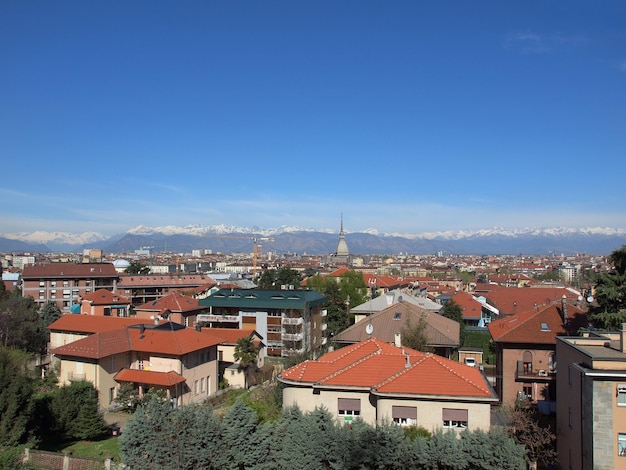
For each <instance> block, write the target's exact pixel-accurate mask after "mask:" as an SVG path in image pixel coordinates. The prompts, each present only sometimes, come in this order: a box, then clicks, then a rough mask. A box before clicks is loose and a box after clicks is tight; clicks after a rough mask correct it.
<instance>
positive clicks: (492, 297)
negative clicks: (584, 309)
mask: <svg viewBox="0 0 626 470" xmlns="http://www.w3.org/2000/svg"><path fill="white" fill-rule="evenodd" d="M474 291H475V292H477V293H480V295H482V296H483V297H485V299H486V300H487V302H488V303H490V304H491V305H493V306H495V307H496V308H497V309H498V310H500V314H503V315H513V314H516V313H521V312H526V311H528V310H530V309H532V308H536V307H541V306H545V305H549V304H551V303H552V302H555V301H560V300H561V298H562V297H563V296H565V298H566V299H568V300H572V301H573V300H576V299H577V298H578V296H579V295H580V293H579V292H577V291H575V290H574V289H571V288H567V287H539V286H537V287H503V286H498V285H495V284H479V285H477V286H476V288H475V289H474Z"/></svg>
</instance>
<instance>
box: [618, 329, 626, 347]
mask: <svg viewBox="0 0 626 470" xmlns="http://www.w3.org/2000/svg"><path fill="white" fill-rule="evenodd" d="M619 342H620V345H619V346H620V347H619V349H620V351H622V352H623V353H626V323H622V329H621V331H620V332H619Z"/></svg>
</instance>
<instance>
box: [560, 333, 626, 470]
mask: <svg viewBox="0 0 626 470" xmlns="http://www.w3.org/2000/svg"><path fill="white" fill-rule="evenodd" d="M625 330H626V324H624V325H622V330H621V331H620V332H617V333H607V334H595V333H593V332H592V333H589V334H587V335H585V336H576V337H562V336H561V337H558V338H556V354H557V357H558V358H559V373H558V374H557V385H558V387H557V414H556V418H557V429H556V435H557V451H558V459H559V462H560V464H561V466H562V468H564V469H565V468H567V469H571V470H583V469H588V468H593V469H626V339H625V335H626V331H625Z"/></svg>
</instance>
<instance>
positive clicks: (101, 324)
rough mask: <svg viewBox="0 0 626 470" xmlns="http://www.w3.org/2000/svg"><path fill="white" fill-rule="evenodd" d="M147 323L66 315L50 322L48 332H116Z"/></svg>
mask: <svg viewBox="0 0 626 470" xmlns="http://www.w3.org/2000/svg"><path fill="white" fill-rule="evenodd" d="M141 323H144V324H145V323H152V322H151V321H150V322H148V321H146V320H145V319H143V318H121V317H104V316H99V315H76V314H72V313H66V314H64V315H61V317H60V318H59V319H57V320H56V321H54V322H52V323H51V324H50V325H49V326H48V329H49V330H53V331H68V332H74V333H90V334H91V333H98V332H102V331H109V330H116V329H119V328H123V327H125V326H129V325H139V324H141Z"/></svg>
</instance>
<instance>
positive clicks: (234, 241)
mask: <svg viewBox="0 0 626 470" xmlns="http://www.w3.org/2000/svg"><path fill="white" fill-rule="evenodd" d="M168 229H169V230H168V231H167V233H163V232H159V231H158V230H156V229H152V230H150V229H148V228H146V227H142V230H141V231H139V230H132V231H129V232H127V233H125V234H120V235H117V236H115V237H111V238H108V239H105V238H104V237H102V238H100V239H94V240H92V241H88V240H84V239H81V244H80V245H79V244H76V243H72V241H73V240H71V239H69V238H68V239H67V240H65V239H63V238H62V237H60V236H59V235H58V234H57V235H56V238H55V239H54V242H52V241H50V242H48V243H34V242H32V241H28V242H27V241H24V240H19V239H15V236H14V237H13V238H11V239H9V238H4V237H0V251H2V252H52V251H54V252H59V251H73V252H80V251H82V250H83V249H84V248H99V249H102V250H103V251H104V252H105V253H129V252H133V251H135V250H139V249H141V248H145V247H150V249H151V250H152V251H153V252H154V253H158V252H171V253H189V252H191V250H194V249H207V250H212V251H213V252H222V253H250V252H252V247H253V235H252V234H251V233H250V232H249V231H247V232H245V231H243V230H244V229H239V230H241V231H233V232H231V233H225V232H223V231H222V232H220V233H209V232H207V229H205V230H204V231H201V230H199V229H198V227H193V230H190V231H191V233H185V230H184V228H182V229H177V230H172V229H171V228H168ZM199 233H200V234H201V235H198V234H199ZM257 233H263V235H262V236H265V237H268V236H271V237H272V238H273V241H263V240H261V241H259V243H260V244H261V245H262V246H263V251H264V252H268V251H272V252H276V253H297V254H305V253H306V254H310V255H323V254H330V253H334V251H335V249H336V247H337V242H338V240H339V235H338V234H336V233H335V234H333V233H327V232H316V231H311V230H302V231H296V230H293V229H285V230H283V231H279V230H274V231H265V232H261V231H260V230H259V232H257ZM31 238H32V237H31ZM79 239H80V238H79ZM346 242H347V243H348V247H349V250H350V253H352V254H362V255H366V254H398V253H408V254H435V253H437V252H439V251H443V252H445V253H452V254H460V255H463V254H476V255H481V254H494V255H497V254H550V253H555V254H561V253H563V254H574V253H587V254H596V255H602V254H609V253H611V252H612V251H613V250H615V249H618V248H620V247H621V246H622V245H626V231H623V230H608V229H597V230H596V229H594V230H591V229H587V230H559V229H552V230H526V231H523V230H522V231H498V230H488V231H487V230H485V231H481V232H474V233H445V234H428V236H426V235H422V236H420V235H405V236H400V235H378V234H375V233H347V234H346Z"/></svg>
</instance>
